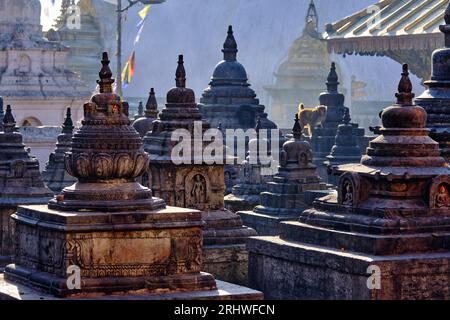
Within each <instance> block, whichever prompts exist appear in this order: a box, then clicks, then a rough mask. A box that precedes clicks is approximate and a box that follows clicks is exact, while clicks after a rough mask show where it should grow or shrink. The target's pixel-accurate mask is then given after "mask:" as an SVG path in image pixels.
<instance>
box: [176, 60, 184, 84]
mask: <svg viewBox="0 0 450 320" xmlns="http://www.w3.org/2000/svg"><path fill="white" fill-rule="evenodd" d="M175 77H176V78H175V81H176V85H177V88H186V70H185V69H184V61H183V55H182V54H180V55H179V56H178V68H177V72H176V73H175Z"/></svg>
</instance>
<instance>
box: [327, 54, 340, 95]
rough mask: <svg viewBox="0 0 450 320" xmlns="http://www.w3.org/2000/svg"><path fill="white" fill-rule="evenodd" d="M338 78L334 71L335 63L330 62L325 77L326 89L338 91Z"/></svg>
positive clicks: (332, 91) (331, 91)
mask: <svg viewBox="0 0 450 320" xmlns="http://www.w3.org/2000/svg"><path fill="white" fill-rule="evenodd" d="M338 80H339V78H338V75H337V72H336V63H335V62H332V63H331V68H330V73H329V74H328V78H327V90H328V92H330V93H335V92H338V85H339V81H338Z"/></svg>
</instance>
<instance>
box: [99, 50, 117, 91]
mask: <svg viewBox="0 0 450 320" xmlns="http://www.w3.org/2000/svg"><path fill="white" fill-rule="evenodd" d="M109 62H110V61H109V58H108V53H107V52H103V56H102V69H101V70H100V72H99V73H98V75H99V77H100V80H97V83H98V85H99V86H100V93H110V92H112V84H113V83H114V79H112V71H111V69H110V68H109Z"/></svg>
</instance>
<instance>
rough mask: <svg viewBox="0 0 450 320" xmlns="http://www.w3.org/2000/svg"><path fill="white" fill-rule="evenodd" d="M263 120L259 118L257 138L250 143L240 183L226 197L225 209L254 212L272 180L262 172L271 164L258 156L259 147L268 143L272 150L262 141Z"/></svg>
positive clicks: (239, 174)
mask: <svg viewBox="0 0 450 320" xmlns="http://www.w3.org/2000/svg"><path fill="white" fill-rule="evenodd" d="M260 129H261V119H259V118H258V120H257V123H256V127H255V131H256V138H255V139H251V140H250V141H249V143H248V146H249V148H248V152H247V157H246V159H245V161H244V162H243V163H242V164H241V165H240V166H239V170H238V177H239V179H238V180H239V183H238V184H237V185H235V186H234V187H233V189H232V192H231V193H230V194H228V195H226V196H225V207H226V208H227V209H229V210H231V211H232V212H238V211H247V210H252V209H253V208H254V207H255V206H257V205H258V204H259V203H260V193H261V192H263V191H264V186H265V184H266V183H267V182H269V181H271V180H272V175H271V174H263V172H262V170H269V169H270V166H271V164H270V163H266V164H263V163H261V161H260V157H259V155H258V150H259V145H258V144H260V143H261V140H263V142H262V143H266V146H267V147H266V148H267V150H270V149H269V148H270V146H269V142H268V141H267V139H260V136H259V131H260Z"/></svg>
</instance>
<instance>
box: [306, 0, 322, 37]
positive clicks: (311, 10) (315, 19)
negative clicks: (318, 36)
mask: <svg viewBox="0 0 450 320" xmlns="http://www.w3.org/2000/svg"><path fill="white" fill-rule="evenodd" d="M310 22H312V23H313V24H314V29H315V31H319V30H318V27H319V15H318V14H317V9H316V4H315V3H314V0H311V2H310V3H309V7H308V12H307V14H306V25H308V24H309V23H310Z"/></svg>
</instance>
